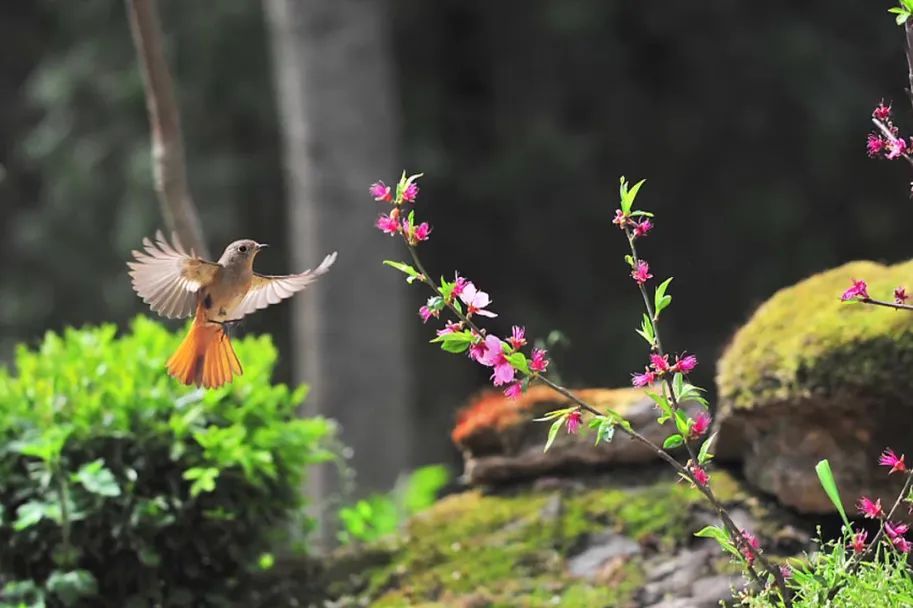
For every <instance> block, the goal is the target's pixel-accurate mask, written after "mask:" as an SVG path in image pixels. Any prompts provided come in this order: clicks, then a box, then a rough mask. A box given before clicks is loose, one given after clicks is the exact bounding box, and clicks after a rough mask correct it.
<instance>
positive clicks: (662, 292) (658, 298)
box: [653, 277, 672, 317]
mask: <svg viewBox="0 0 913 608" xmlns="http://www.w3.org/2000/svg"><path fill="white" fill-rule="evenodd" d="M671 282H672V277H669V278H668V279H666V280H665V281H663V282H662V283H660V284H659V285H658V286H657V287H656V292H655V293H654V294H653V311H654V315H655V316H657V317H659V313H661V312H662V311H663V309H664V308H666V307H667V306H668V305H669V303H670V302H672V296H667V295H666V290H667V289H668V288H669V283H671Z"/></svg>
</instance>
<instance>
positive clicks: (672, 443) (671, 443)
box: [663, 433, 685, 450]
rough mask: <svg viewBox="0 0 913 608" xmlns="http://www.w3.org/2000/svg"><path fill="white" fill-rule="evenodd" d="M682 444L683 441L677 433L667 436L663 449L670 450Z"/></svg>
mask: <svg viewBox="0 0 913 608" xmlns="http://www.w3.org/2000/svg"><path fill="white" fill-rule="evenodd" d="M683 443H685V439H684V438H683V437H682V436H681V435H679V434H678V433H676V434H674V435H669V436H668V437H666V440H665V441H663V449H666V450H671V449H672V448H677V447H678V446H680V445H682V444H683Z"/></svg>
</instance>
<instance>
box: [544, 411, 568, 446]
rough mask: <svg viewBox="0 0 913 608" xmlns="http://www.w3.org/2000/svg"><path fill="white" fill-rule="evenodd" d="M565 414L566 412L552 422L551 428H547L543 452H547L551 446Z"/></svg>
mask: <svg viewBox="0 0 913 608" xmlns="http://www.w3.org/2000/svg"><path fill="white" fill-rule="evenodd" d="M567 416H568V415H567V414H564V415H563V416H561V417H560V418H558V419H557V420H555V421H554V422H553V423H552V426H551V428H550V429H549V430H548V441H546V442H545V449H544V450H542V451H543V452H548V449H549V448H550V447H552V443H553V442H554V441H555V437H557V436H558V431H559V430H560V429H561V425H563V424H564V421H565V420H566V419H567Z"/></svg>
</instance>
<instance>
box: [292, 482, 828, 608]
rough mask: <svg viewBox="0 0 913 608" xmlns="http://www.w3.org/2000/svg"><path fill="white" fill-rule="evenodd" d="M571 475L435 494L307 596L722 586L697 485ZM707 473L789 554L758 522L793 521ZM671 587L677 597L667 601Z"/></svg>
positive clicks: (518, 596) (563, 596)
mask: <svg viewBox="0 0 913 608" xmlns="http://www.w3.org/2000/svg"><path fill="white" fill-rule="evenodd" d="M575 482H576V483H575V484H574V485H573V486H567V485H565V486H561V487H553V488H551V489H544V488H543V487H542V486H541V485H539V484H535V483H529V482H528V483H525V484H514V485H513V486H511V487H509V488H501V489H499V490H496V491H492V490H489V491H485V492H483V491H482V490H480V489H473V490H468V491H464V492H461V493H458V494H453V495H450V496H447V497H446V498H444V499H442V500H440V501H438V502H437V503H436V504H434V505H433V506H432V507H430V508H429V509H428V510H426V511H423V512H421V513H419V514H418V515H417V516H416V517H414V518H413V519H411V520H410V521H409V522H408V523H407V525H406V526H405V528H404V529H403V530H402V531H401V532H400V533H399V534H397V535H396V536H394V537H392V538H388V539H385V540H383V541H378V542H376V543H372V544H371V545H368V546H366V547H363V548H362V549H361V550H363V551H366V552H368V553H370V554H376V553H378V552H379V553H382V554H385V557H383V558H375V557H372V560H370V561H369V562H368V563H371V564H373V565H367V566H365V568H364V569H363V570H361V571H360V572H359V576H358V577H352V576H348V575H346V576H345V577H344V578H343V579H342V580H341V581H329V582H328V586H327V588H329V589H333V594H331V595H330V596H329V597H327V598H325V600H326V601H325V603H323V604H317V605H319V606H330V605H333V606H340V607H342V606H355V605H358V604H357V603H359V602H360V603H361V604H362V605H370V606H372V607H376V608H393V607H397V608H398V607H400V606H426V605H427V606H432V605H434V606H456V607H460V606H466V607H482V606H527V607H530V608H539V607H541V608H545V607H547V606H561V607H562V608H590V607H593V606H618V607H620V608H621V607H623V608H634V607H636V606H649V605H651V603H652V604H657V603H661V602H665V603H664V604H660V605H663V606H670V605H681V606H689V607H698V608H702V607H703V606H710V604H708V603H707V602H708V601H709V600H708V598H709V597H710V596H711V595H714V593H715V592H711V591H712V590H719V588H720V586H721V585H722V583H720V584H716V583H717V582H718V581H721V580H722V579H719V578H717V577H718V576H720V575H725V576H726V577H728V576H729V575H728V573H727V572H728V568H729V565H728V560H727V558H726V557H725V556H724V555H723V554H722V552H721V550H720V549H719V548H718V547H717V546H716V545H714V544H712V543H709V542H708V541H707V540H706V539H698V538H695V537H694V536H693V532H694V531H695V530H697V529H699V528H700V527H702V525H703V521H704V520H705V519H706V518H707V516H708V514H709V513H711V512H712V508H710V507H709V506H707V505H706V504H705V501H704V499H703V498H702V496H701V495H700V493H699V492H697V491H696V490H695V489H693V488H691V487H689V486H687V485H685V484H681V483H676V482H675V478H674V474H672V473H671V472H669V471H668V470H667V469H666V468H665V466H662V465H648V466H640V467H635V468H634V469H633V470H628V471H613V472H611V473H610V474H603V475H600V476H584V475H581V476H578V477H577V478H575ZM713 482H714V487H715V488H716V489H717V491H718V492H719V495H720V498H721V500H723V501H724V502H725V503H726V504H728V505H730V506H733V507H735V509H736V511H738V510H739V509H738V507H739V505H741V504H746V505H748V503H750V502H754V501H757V504H758V505H759V506H758V507H757V508H756V509H755V508H754V507H749V506H745V507H744V509H745V510H751V511H752V519H753V520H754V521H755V522H756V525H757V530H756V533H758V535H759V536H760V537H761V538H762V543H763V544H764V547H765V549H766V550H768V551H770V553H771V554H776V555H781V556H785V555H789V553H784V552H783V551H782V547H781V546H778V545H776V544H775V543H773V541H772V540H771V538H770V536H769V535H767V534H766V532H765V531H769V530H779V529H781V528H783V527H784V526H786V525H796V522H795V521H794V519H793V518H792V517H791V516H789V515H788V514H786V513H785V512H784V511H782V510H780V509H779V508H778V507H776V505H773V504H768V503H765V502H763V499H762V498H760V497H754V496H753V495H752V494H751V493H750V492H749V491H748V490H746V489H745V488H744V487H742V486H741V485H740V483H739V482H738V481H737V480H735V479H734V478H732V477H730V476H728V475H727V474H726V473H725V471H722V470H715V471H714V472H713ZM754 511H757V513H755V512H754ZM806 535H807V536H808V537H810V536H811V525H809V526H808V527H807V532H806ZM805 548H807V547H803V549H805ZM340 553H341V554H343V555H347V552H340ZM336 559H337V557H336V556H333V557H331V558H330V559H329V560H327V564H326V572H327V573H333V572H339V573H347V572H349V570H348V568H341V567H337V566H336V565H335V563H334V562H335V560H336ZM345 559H346V561H347V563H358V561H357V560H354V561H353V558H352V556H350V555H347V557H345ZM727 580H728V579H727ZM344 584H346V585H348V587H347V588H343V585H344ZM711 584H713V585H714V586H711ZM651 585H652V587H651ZM650 589H652V592H651V591H649V590H650ZM727 591H728V587H727ZM648 596H649V598H648ZM673 597H677V598H681V600H682V601H683V602H685V601H686V602H688V603H680V604H669V601H670V600H671V599H672V598H673ZM724 597H728V595H727V596H724ZM646 599H649V600H650V602H651V603H647V602H646V601H645V600H646ZM275 605H279V604H275ZM283 605H284V604H283Z"/></svg>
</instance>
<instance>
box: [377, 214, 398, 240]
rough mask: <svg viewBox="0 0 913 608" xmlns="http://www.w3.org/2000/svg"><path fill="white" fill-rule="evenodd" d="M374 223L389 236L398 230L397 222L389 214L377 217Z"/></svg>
mask: <svg viewBox="0 0 913 608" xmlns="http://www.w3.org/2000/svg"><path fill="white" fill-rule="evenodd" d="M374 225H375V226H377V228H378V229H379V230H381V231H383V233H384V234H389V235H390V236H393V235H394V234H396V233H397V232H399V222H398V221H397V219H396V218H394V217H391V216H389V215H381V216H380V217H379V218H377V222H375V224H374Z"/></svg>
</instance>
